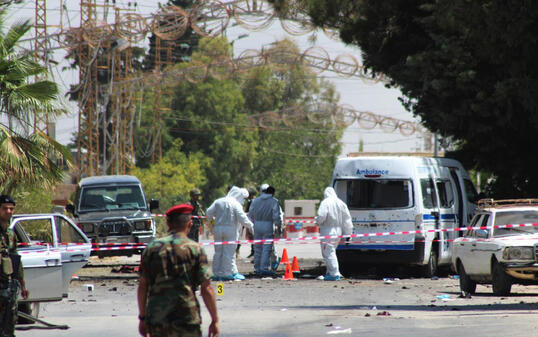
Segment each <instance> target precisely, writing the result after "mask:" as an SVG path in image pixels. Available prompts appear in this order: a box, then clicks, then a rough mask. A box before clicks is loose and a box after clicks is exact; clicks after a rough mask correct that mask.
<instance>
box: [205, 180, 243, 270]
mask: <svg viewBox="0 0 538 337" xmlns="http://www.w3.org/2000/svg"><path fill="white" fill-rule="evenodd" d="M247 197H248V191H247V190H246V189H245V188H239V187H237V186H233V187H232V188H231V189H230V191H229V192H228V194H227V195H226V196H225V197H223V198H220V199H217V200H215V201H214V202H213V204H212V205H211V206H210V207H209V208H208V209H207V212H206V216H207V220H208V221H211V220H212V219H213V218H214V219H215V225H214V228H213V234H214V238H215V241H216V242H220V241H237V240H238V233H239V228H240V226H244V227H246V228H247V229H249V230H251V231H252V230H253V224H252V222H251V221H250V220H249V219H248V217H247V215H246V214H245V212H244V211H243V206H242V204H243V202H244V201H245V199H246V198H247ZM236 246H237V245H236V244H225V245H215V255H214V256H213V277H214V279H215V280H234V279H236V280H244V279H245V276H243V275H241V274H239V273H238V270H237V265H236V263H235V248H236Z"/></svg>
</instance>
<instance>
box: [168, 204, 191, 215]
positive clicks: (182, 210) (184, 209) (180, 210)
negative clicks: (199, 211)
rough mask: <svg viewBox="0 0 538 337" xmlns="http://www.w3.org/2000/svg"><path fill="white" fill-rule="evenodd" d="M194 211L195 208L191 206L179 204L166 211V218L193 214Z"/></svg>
mask: <svg viewBox="0 0 538 337" xmlns="http://www.w3.org/2000/svg"><path fill="white" fill-rule="evenodd" d="M193 210H194V207H193V206H192V205H191V204H179V205H175V206H172V207H170V208H169V209H168V211H166V216H171V215H174V214H191V213H192V211H193Z"/></svg>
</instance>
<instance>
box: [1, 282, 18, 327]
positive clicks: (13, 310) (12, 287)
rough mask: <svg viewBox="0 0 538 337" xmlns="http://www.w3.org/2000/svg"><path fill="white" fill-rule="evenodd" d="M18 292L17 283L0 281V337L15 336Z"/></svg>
mask: <svg viewBox="0 0 538 337" xmlns="http://www.w3.org/2000/svg"><path fill="white" fill-rule="evenodd" d="M18 291H19V284H18V282H17V281H14V280H12V281H0V337H13V336H15V323H16V322H17V293H18Z"/></svg>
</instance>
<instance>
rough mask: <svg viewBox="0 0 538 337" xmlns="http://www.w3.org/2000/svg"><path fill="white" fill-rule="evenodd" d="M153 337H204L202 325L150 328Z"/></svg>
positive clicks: (168, 325) (171, 325) (170, 325)
mask: <svg viewBox="0 0 538 337" xmlns="http://www.w3.org/2000/svg"><path fill="white" fill-rule="evenodd" d="M149 335H150V336H151V337H202V329H201V328H200V325H197V324H194V325H173V324H167V325H160V326H151V325H150V326H149Z"/></svg>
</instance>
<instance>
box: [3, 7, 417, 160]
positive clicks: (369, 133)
mask: <svg viewBox="0 0 538 337" xmlns="http://www.w3.org/2000/svg"><path fill="white" fill-rule="evenodd" d="M224 2H228V1H224ZM97 3H98V4H102V3H104V1H103V0H98V1H97ZM134 3H135V1H126V0H125V1H124V0H116V6H119V7H120V8H128V4H134ZM62 5H63V6H62ZM79 5H80V1H79V0H47V24H48V25H50V26H51V27H49V28H48V33H49V34H50V33H55V32H59V31H60V28H59V27H60V26H62V27H63V28H64V30H65V29H67V28H69V27H79V26H80V9H79V8H80V6H79ZM157 6H158V2H157V1H138V2H137V12H138V13H139V14H141V15H142V16H148V15H150V14H153V13H156V12H157V11H158V7H157ZM62 7H63V8H62ZM100 11H101V12H100V17H103V12H102V9H100ZM34 16H35V1H34V0H26V1H24V2H23V3H21V4H17V5H12V6H11V7H10V10H9V20H10V21H8V23H7V24H8V25H9V24H10V22H13V21H15V20H21V19H30V20H34ZM109 16H110V17H113V12H112V11H111V12H110V13H109ZM33 34H34V32H33V30H32V31H31V36H27V37H26V38H30V37H33ZM224 35H226V36H227V38H228V40H229V41H234V43H233V46H234V55H240V54H241V53H242V52H243V51H244V50H246V49H257V50H261V49H262V48H263V47H264V46H265V47H267V46H268V45H270V44H271V43H273V42H275V41H277V40H282V39H285V38H287V39H291V40H293V41H295V42H296V44H297V45H298V46H299V49H300V50H301V51H305V50H306V49H308V48H310V47H312V46H319V47H322V48H324V49H325V50H326V51H327V53H328V54H329V56H330V58H331V60H334V59H335V58H336V57H338V56H340V55H344V54H347V55H353V56H354V57H355V58H356V59H357V60H358V61H359V63H360V60H361V57H360V49H359V48H358V47H356V46H346V45H344V44H343V43H341V42H338V41H335V40H334V39H331V38H329V37H328V36H327V35H326V34H325V33H324V32H322V31H320V30H316V31H314V32H312V33H309V34H306V35H301V36H292V35H290V34H288V33H287V32H286V31H285V30H284V29H282V26H281V22H280V21H279V20H278V19H274V20H273V21H272V23H271V25H269V26H267V27H266V28H265V29H263V30H261V31H251V30H247V29H245V28H243V27H241V26H240V25H237V24H236V21H235V20H234V18H231V19H230V22H229V25H228V28H227V29H226V30H225V31H224ZM148 36H149V34H148ZM146 41H147V39H146ZM146 44H147V43H146ZM64 55H65V54H64V52H63V51H62V50H61V49H58V50H55V51H54V54H53V56H52V58H53V59H54V60H55V61H57V62H59V64H58V65H54V66H51V67H50V75H51V77H52V80H54V81H56V82H57V83H58V84H59V85H60V90H61V91H62V95H61V100H62V104H64V105H65V106H66V107H68V110H69V111H70V113H69V114H68V115H66V116H63V117H61V118H59V119H58V120H57V121H56V139H57V140H58V141H59V142H60V143H62V144H67V143H69V142H71V141H72V138H73V136H72V133H73V132H75V131H76V130H77V129H78V117H77V116H78V115H77V110H78V109H77V106H76V105H75V104H74V103H72V102H69V101H67V99H66V98H65V97H64V93H65V92H66V91H67V89H68V88H69V85H70V84H73V83H78V72H77V71H62V68H63V67H65V66H67V63H66V62H65V61H62V60H63V57H64ZM318 77H320V78H324V79H326V80H328V81H330V82H332V83H333V84H334V85H335V87H336V90H337V92H338V93H339V94H340V104H345V105H347V106H350V107H352V108H353V109H354V110H356V111H368V112H372V113H374V114H375V115H379V116H385V117H392V118H395V119H397V120H402V121H411V122H413V123H418V120H417V119H415V118H414V117H413V116H412V115H411V113H409V112H407V111H405V109H404V108H403V107H402V105H401V104H400V102H399V101H398V97H400V96H401V92H400V91H399V90H398V89H387V88H385V87H384V85H383V84H381V83H377V84H370V83H368V84H367V83H365V82H364V81H363V80H361V79H360V78H359V77H357V76H353V77H349V78H343V77H340V76H338V74H337V73H335V72H331V71H325V72H323V73H321V74H320V75H318ZM361 141H362V144H363V151H365V152H417V151H419V152H420V151H423V150H424V139H423V138H422V135H421V134H419V133H418V132H415V133H413V134H412V135H410V136H404V135H402V134H401V133H400V132H399V130H396V131H390V132H385V131H383V129H381V128H380V127H379V126H377V127H375V128H373V129H370V130H367V129H364V128H361V127H360V125H359V124H358V123H357V122H354V123H353V124H352V125H350V126H349V127H348V128H347V129H346V131H345V132H344V136H343V138H342V140H341V142H342V153H341V157H344V156H347V154H348V153H352V152H357V151H358V150H359V143H360V142H361Z"/></svg>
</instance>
